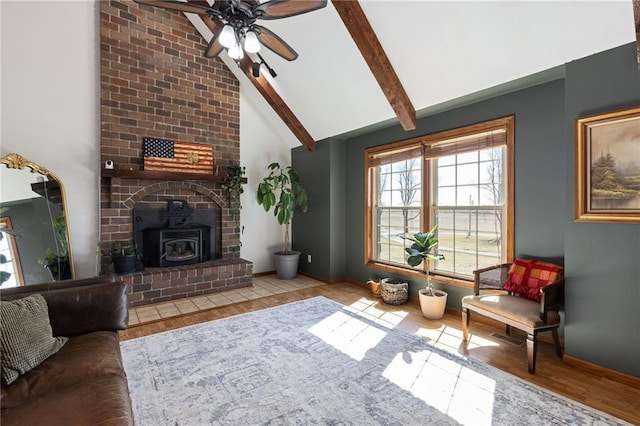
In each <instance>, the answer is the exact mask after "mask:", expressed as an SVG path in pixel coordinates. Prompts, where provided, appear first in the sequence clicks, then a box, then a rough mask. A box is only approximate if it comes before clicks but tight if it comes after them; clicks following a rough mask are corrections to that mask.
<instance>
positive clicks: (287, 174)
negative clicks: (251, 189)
mask: <svg viewBox="0 0 640 426" xmlns="http://www.w3.org/2000/svg"><path fill="white" fill-rule="evenodd" d="M267 168H268V169H269V175H267V176H266V177H265V178H263V180H262V182H260V184H258V193H257V196H258V204H260V205H262V207H264V210H265V211H267V212H268V211H269V210H271V209H272V208H273V209H274V211H273V214H274V216H275V217H276V219H277V220H278V223H279V224H280V225H284V242H283V244H282V250H281V251H277V252H275V253H274V256H275V263H276V273H277V275H278V278H280V279H283V280H290V279H293V278H295V276H296V275H297V273H298V260H299V258H300V252H298V251H293V250H291V249H290V247H289V226H290V224H291V219H293V214H294V212H295V210H296V208H299V209H300V210H301V211H302V212H303V213H304V212H306V211H307V202H308V199H307V193H306V191H305V190H304V188H303V187H302V184H301V183H300V179H299V177H298V173H297V172H296V170H295V169H293V168H292V167H291V166H287V167H284V168H283V167H281V166H280V164H278V163H271V164H269V166H268V167H267Z"/></svg>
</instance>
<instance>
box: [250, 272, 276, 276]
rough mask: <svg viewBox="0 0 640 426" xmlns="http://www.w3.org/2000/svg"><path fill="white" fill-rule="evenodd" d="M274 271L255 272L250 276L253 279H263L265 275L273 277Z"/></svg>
mask: <svg viewBox="0 0 640 426" xmlns="http://www.w3.org/2000/svg"><path fill="white" fill-rule="evenodd" d="M275 273H276V271H267V272H257V273H255V274H251V276H253V277H264V276H265V275H273V274H275Z"/></svg>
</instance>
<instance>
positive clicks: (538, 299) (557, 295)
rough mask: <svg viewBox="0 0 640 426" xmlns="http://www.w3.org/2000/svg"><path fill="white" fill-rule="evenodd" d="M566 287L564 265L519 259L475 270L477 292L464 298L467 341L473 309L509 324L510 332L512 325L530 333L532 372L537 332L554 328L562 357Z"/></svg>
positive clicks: (554, 339)
mask: <svg viewBox="0 0 640 426" xmlns="http://www.w3.org/2000/svg"><path fill="white" fill-rule="evenodd" d="M487 290H490V291H491V292H490V293H487V292H486V291H487ZM563 290H564V278H563V268H562V267H561V266H558V265H556V264H553V263H548V262H542V261H539V260H532V259H516V260H515V261H514V262H513V263H504V264H501V265H496V266H490V267H487V268H483V269H479V270H477V271H474V286H473V293H474V294H473V295H471V296H465V297H463V298H462V333H463V337H464V340H465V341H467V340H468V337H469V320H470V317H471V312H472V311H473V312H476V313H478V314H481V315H483V316H485V317H488V318H492V319H494V320H497V321H500V322H502V323H504V324H506V332H507V334H509V333H510V331H511V327H515V328H517V329H519V330H523V331H524V332H525V333H527V359H528V368H529V373H531V374H534V373H535V370H536V352H537V345H538V333H540V332H542V331H551V333H552V334H553V342H554V345H555V350H556V354H557V355H558V356H559V357H562V349H561V348H560V339H559V338H558V327H559V326H560V315H559V310H560V301H561V299H562V296H563ZM481 291H485V293H484V294H480V292H481Z"/></svg>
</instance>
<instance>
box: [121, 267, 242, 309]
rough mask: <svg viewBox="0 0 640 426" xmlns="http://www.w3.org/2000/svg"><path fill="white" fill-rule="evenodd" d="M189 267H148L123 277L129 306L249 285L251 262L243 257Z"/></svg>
mask: <svg viewBox="0 0 640 426" xmlns="http://www.w3.org/2000/svg"><path fill="white" fill-rule="evenodd" d="M193 266H195V265H189V266H174V267H171V268H149V269H146V270H145V271H143V272H134V273H133V274H127V275H125V276H123V277H122V278H123V281H124V282H125V283H127V284H128V285H129V288H130V293H129V304H130V306H140V305H146V304H150V303H158V302H164V301H167V300H174V299H181V298H184V297H194V296H201V295H203V294H209V293H214V292H218V291H223V290H231V289H235V288H241V287H249V286H251V285H252V277H251V274H252V271H253V264H252V263H251V262H247V261H246V260H243V259H228V260H213V261H209V262H205V263H201V264H198V265H197V267H195V268H194V267H193Z"/></svg>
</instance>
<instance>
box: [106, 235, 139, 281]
mask: <svg viewBox="0 0 640 426" xmlns="http://www.w3.org/2000/svg"><path fill="white" fill-rule="evenodd" d="M109 253H110V254H111V261H112V262H113V272H115V273H116V274H118V275H123V274H130V273H131V272H133V271H135V270H136V261H137V260H138V250H136V246H135V245H133V244H132V243H130V242H127V241H114V242H112V243H111V248H110V249H109Z"/></svg>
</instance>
